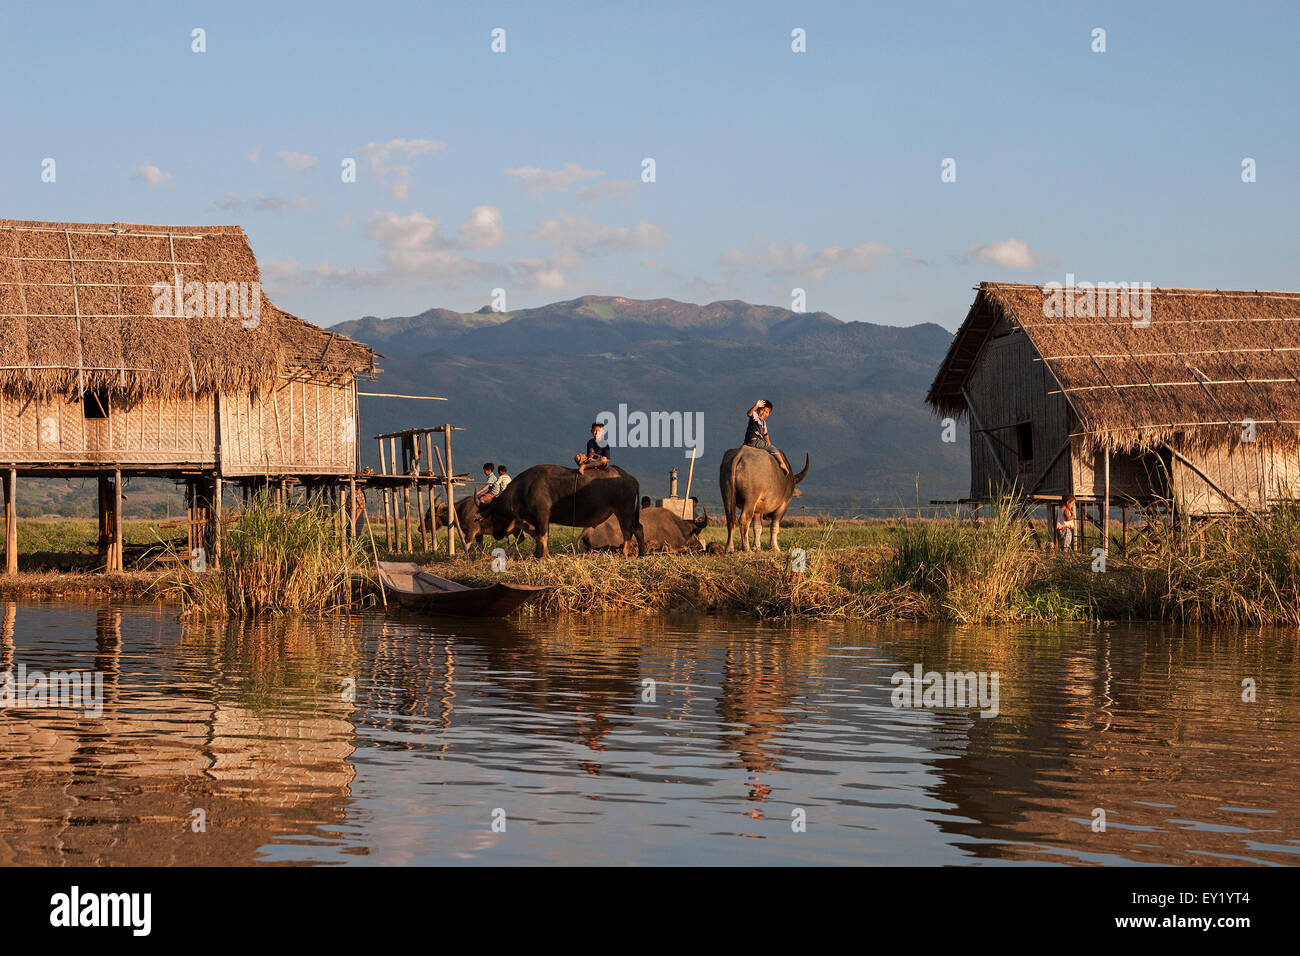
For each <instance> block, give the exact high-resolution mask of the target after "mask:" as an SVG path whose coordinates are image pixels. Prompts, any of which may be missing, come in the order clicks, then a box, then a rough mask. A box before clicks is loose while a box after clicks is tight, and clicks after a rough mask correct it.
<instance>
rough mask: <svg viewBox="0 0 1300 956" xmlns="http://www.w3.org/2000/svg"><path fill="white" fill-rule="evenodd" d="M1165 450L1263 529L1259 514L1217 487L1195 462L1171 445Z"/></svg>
mask: <svg viewBox="0 0 1300 956" xmlns="http://www.w3.org/2000/svg"><path fill="white" fill-rule="evenodd" d="M1165 448H1167V449H1168V450H1169V453H1170V454H1171V455H1173V456H1174V457H1175V458H1177V459H1178V460H1179V461H1181V462H1182V463H1183V464H1184V465H1186V466H1187V467H1188V468H1190V469H1191V470H1192V471H1193V472H1195V473H1196V474H1197V475H1199V476H1200V478H1201V480H1202V481H1204V482H1205V483H1206V484H1207V485H1209V486H1210V487H1211V488H1213V489H1214V490H1215V491H1216V492H1217V493H1218V494H1219V497H1221V498H1223V499H1224V500H1225V501H1228V502H1231V503H1232V504H1234V505H1236V506H1237V507H1238V508H1240V509H1241V510H1242V512H1244V513H1245V514H1246V516H1247V517H1249V518H1250V519H1251V520H1252V521H1254V522H1255V523H1256V524H1258V525H1260V526H1261V527H1262V526H1263V524H1264V522H1263V521H1261V520H1260V518H1259V516H1258V515H1257V514H1255V512H1253V511H1251V510H1250V509H1249V508H1247V507H1246V506H1245V505H1243V504H1242V503H1241V502H1240V501H1238V500H1237V499H1236V498H1234V497H1232V495H1230V494H1228V493H1227V492H1226V491H1224V490H1223V489H1222V488H1220V487H1219V486H1218V485H1216V484H1215V483H1214V481H1213V480H1211V478H1210V476H1209V475H1207V474H1206V473H1205V472H1203V471H1201V469H1200V468H1197V467H1196V465H1195V464H1193V462H1192V461H1191V459H1189V458H1186V457H1184V456H1183V455H1182V454H1180V453H1179V452H1178V450H1177V449H1176V448H1174V447H1172V446H1171V445H1166V446H1165ZM1175 517H1177V513H1176V512H1175Z"/></svg>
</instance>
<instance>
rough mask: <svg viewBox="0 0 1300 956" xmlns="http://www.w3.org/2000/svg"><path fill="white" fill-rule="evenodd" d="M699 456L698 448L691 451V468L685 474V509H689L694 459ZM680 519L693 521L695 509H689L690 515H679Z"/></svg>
mask: <svg viewBox="0 0 1300 956" xmlns="http://www.w3.org/2000/svg"><path fill="white" fill-rule="evenodd" d="M699 454H700V450H699V449H698V448H692V449H691V467H690V470H689V471H687V472H686V507H688V508H690V507H691V479H692V478H694V477H695V459H696V458H697V457H698V456H699ZM680 517H682V518H684V519H686V520H687V521H694V520H695V509H694V508H691V513H690V514H689V515H681V516H680Z"/></svg>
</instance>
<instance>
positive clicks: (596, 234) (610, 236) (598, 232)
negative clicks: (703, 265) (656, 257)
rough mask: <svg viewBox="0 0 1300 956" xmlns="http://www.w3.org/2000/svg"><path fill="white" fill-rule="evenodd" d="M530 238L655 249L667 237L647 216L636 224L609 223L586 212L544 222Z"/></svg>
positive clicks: (570, 245)
mask: <svg viewBox="0 0 1300 956" xmlns="http://www.w3.org/2000/svg"><path fill="white" fill-rule="evenodd" d="M529 238H530V239H539V240H541V241H542V242H548V243H550V244H551V245H553V246H555V247H556V248H557V249H574V250H581V251H583V252H603V251H612V250H622V249H653V248H655V247H657V246H661V245H663V243H664V240H665V238H666V237H665V235H664V232H663V230H662V229H660V228H659V227H658V226H656V225H654V224H652V223H649V222H646V221H645V220H644V219H642V220H641V221H640V222H638V223H637V224H636V225H635V226H605V225H601V224H600V223H597V222H593V221H592V220H591V219H589V218H587V217H586V216H563V217H561V218H559V219H548V220H546V221H545V222H543V223H541V224H540V225H539V226H537V228H536V229H534V230H533V231H532V232H531V233H529Z"/></svg>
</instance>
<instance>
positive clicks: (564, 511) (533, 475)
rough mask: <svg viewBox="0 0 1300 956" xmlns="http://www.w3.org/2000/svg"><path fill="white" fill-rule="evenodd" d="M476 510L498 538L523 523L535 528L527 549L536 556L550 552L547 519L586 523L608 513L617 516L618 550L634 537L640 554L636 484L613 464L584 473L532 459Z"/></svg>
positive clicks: (583, 525)
mask: <svg viewBox="0 0 1300 956" xmlns="http://www.w3.org/2000/svg"><path fill="white" fill-rule="evenodd" d="M480 511H481V513H482V515H483V518H484V519H486V521H487V523H488V525H489V526H490V527H491V529H492V537H494V538H498V539H500V538H504V537H505V536H506V535H507V534H509V533H511V532H513V531H516V530H518V529H519V528H520V527H522V526H525V525H527V526H531V527H532V528H535V529H536V535H535V537H536V538H537V547H536V549H535V550H534V551H533V554H534V556H536V557H539V558H544V557H546V556H547V555H548V554H549V553H550V551H549V549H548V547H547V538H548V537H549V535H550V527H551V525H552V524H559V525H565V526H567V527H571V528H590V527H593V526H595V525H598V524H600V523H601V522H602V521H604V520H605V519H606V518H608V517H609V516H610V515H613V516H614V517H615V518H617V519H618V524H619V530H620V531H621V532H622V535H623V540H624V541H625V542H627V544H625V545H624V553H626V549H627V547H628V545H630V544H631V541H632V539H633V538H635V539H636V543H637V554H638V555H642V554H645V533H644V532H643V531H642V530H641V517H640V511H641V486H640V484H639V483H638V482H637V480H636V479H635V478H633V477H632V476H631V475H629V474H628V473H627V472H625V471H623V470H621V469H620V468H618V467H616V466H614V465H610V466H609V467H608V468H603V469H600V470H599V471H590V472H587V473H586V474H584V475H579V474H578V469H576V468H564V467H561V466H560V465H533V467H531V468H529V469H526V470H525V471H524V472H523V473H522V474H520V475H519V476H518V477H517V478H515V480H514V481H512V482H510V484H509V486H508V487H507V488H506V490H505V491H503V492H502V493H501V494H500V495H498V496H497V497H496V498H495V499H494V500H493V501H492V502H490V503H489V504H487V505H484V506H482V507H481V508H480Z"/></svg>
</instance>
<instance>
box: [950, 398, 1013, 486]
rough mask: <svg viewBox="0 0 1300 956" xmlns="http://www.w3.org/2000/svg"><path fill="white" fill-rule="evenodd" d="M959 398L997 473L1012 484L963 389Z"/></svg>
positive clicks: (973, 404) (1004, 466)
mask: <svg viewBox="0 0 1300 956" xmlns="http://www.w3.org/2000/svg"><path fill="white" fill-rule="evenodd" d="M961 397H962V398H963V399H965V401H966V413H967V414H968V415H970V421H971V424H972V425H974V426H975V428H974V429H972V430H973V431H975V432H977V433H978V434H979V435H980V437H982V438H983V439H984V443H985V444H986V445H988V446H989V454H990V455H992V456H993V463H994V464H996V465H997V466H998V471H1000V472H1002V477H1003V478H1005V479H1006V480H1007V482H1008V484H1014V481H1013V480H1012V478H1011V475H1010V474H1009V473H1008V472H1007V466H1006V465H1004V464H1002V459H1001V458H1000V457H999V456H998V450H997V447H996V446H995V445H994V444H993V441H992V439H990V438H989V434H988V432H986V431H985V430H984V426H983V425H982V424H981V423H980V420H979V416H978V415H976V414H975V403H974V402H972V401H971V397H970V393H969V392H967V391H966V389H965V388H963V389H962V390H961Z"/></svg>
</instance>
